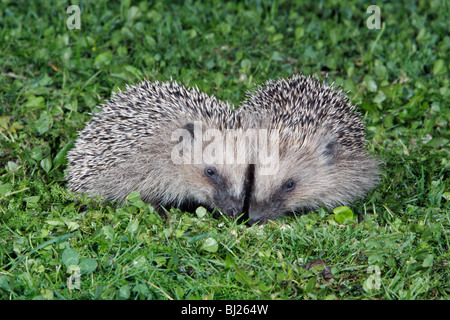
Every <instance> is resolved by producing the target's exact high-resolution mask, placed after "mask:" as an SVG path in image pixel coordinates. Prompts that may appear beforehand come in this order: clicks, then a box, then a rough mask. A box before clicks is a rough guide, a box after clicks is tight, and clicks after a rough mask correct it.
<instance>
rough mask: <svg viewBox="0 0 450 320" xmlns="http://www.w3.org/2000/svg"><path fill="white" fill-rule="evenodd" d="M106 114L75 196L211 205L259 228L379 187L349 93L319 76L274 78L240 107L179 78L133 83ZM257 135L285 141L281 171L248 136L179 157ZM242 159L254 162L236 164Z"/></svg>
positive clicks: (72, 165) (95, 123)
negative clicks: (233, 135)
mask: <svg viewBox="0 0 450 320" xmlns="http://www.w3.org/2000/svg"><path fill="white" fill-rule="evenodd" d="M101 109H102V111H101V112H100V113H97V114H94V115H93V116H92V119H91V121H90V123H89V124H88V125H87V126H86V127H85V128H84V129H83V130H82V131H80V132H79V133H78V135H79V137H78V139H77V140H76V142H75V147H74V148H73V149H72V150H70V151H69V152H68V159H69V164H68V169H67V173H66V180H67V182H68V186H69V188H70V189H71V190H72V191H73V192H76V193H84V194H87V195H89V196H97V195H99V196H102V197H103V198H104V199H106V200H113V201H117V202H124V201H125V199H126V197H127V195H128V194H129V193H130V192H132V191H134V190H136V191H139V193H140V195H141V199H142V200H143V201H145V202H148V203H151V204H152V205H153V206H156V207H162V208H168V207H177V208H183V207H186V205H188V206H190V207H193V206H194V207H195V206H198V205H203V206H205V207H207V208H209V209H217V210H219V212H221V213H223V214H226V215H227V216H229V217H231V218H236V217H238V216H241V217H242V216H244V217H245V218H246V219H247V221H248V223H249V224H254V223H264V222H266V221H267V220H269V219H275V218H277V217H278V216H280V215H283V214H285V213H288V212H304V211H306V210H315V209H317V208H319V207H326V208H328V209H332V208H334V207H336V206H339V205H347V204H349V203H351V202H352V201H353V200H355V199H357V198H360V197H362V196H363V195H365V194H366V193H367V192H368V191H369V190H370V189H372V188H373V186H374V185H375V183H376V182H377V176H378V163H377V161H376V160H375V159H374V158H372V157H371V156H370V155H369V154H368V152H367V151H366V150H365V142H366V141H365V133H364V131H365V127H364V123H363V121H362V117H361V115H360V114H359V113H358V112H356V111H355V106H354V105H352V104H351V103H350V102H349V101H348V98H347V96H346V95H345V94H344V93H343V92H342V89H340V90H338V89H336V88H334V86H333V85H327V84H325V83H323V82H320V81H318V80H316V79H314V78H312V77H306V76H304V75H294V76H292V77H290V78H287V79H278V80H275V81H268V82H266V83H265V84H264V85H263V86H259V87H258V88H257V89H256V90H255V91H254V92H253V93H250V92H248V93H247V97H246V99H245V101H244V102H243V104H242V105H241V107H240V108H238V109H237V110H233V109H232V108H231V106H230V105H229V104H228V103H225V102H222V101H220V100H218V99H217V98H215V97H214V96H208V95H206V94H205V93H203V92H200V91H199V90H198V89H191V88H186V87H183V86H181V85H179V84H177V83H176V82H174V81H170V82H165V83H160V82H150V81H144V82H142V83H140V84H137V85H136V86H127V88H126V91H120V92H118V93H116V94H114V95H113V96H112V98H111V99H110V100H109V101H107V102H106V103H105V104H103V105H102V106H101ZM255 129H256V130H258V131H259V132H265V133H266V135H267V137H266V138H267V139H270V138H276V141H277V142H278V144H277V145H276V148H271V149H270V150H269V151H267V150H266V151H267V152H269V153H272V154H271V155H274V154H275V153H276V156H275V157H272V159H275V160H274V161H276V162H277V163H276V166H275V168H276V169H275V170H272V171H269V172H265V171H267V170H265V169H267V163H263V161H260V160H259V159H260V158H259V157H257V156H256V154H257V153H258V151H259V148H260V147H261V143H260V144H258V143H244V142H248V139H241V142H240V143H235V144H234V146H233V148H231V149H223V150H222V151H224V152H218V150H216V153H220V154H221V155H222V157H216V158H215V157H214V156H212V157H199V158H197V161H194V160H193V158H192V157H189V152H184V154H183V156H182V157H181V158H182V159H184V160H186V161H181V160H180V159H181V158H180V157H178V156H179V154H180V153H183V151H186V150H188V151H191V154H190V155H192V152H193V151H197V153H199V152H200V153H202V154H204V153H205V151H206V149H207V148H210V147H211V143H209V144H208V139H204V138H205V137H204V134H203V133H205V132H208V130H209V131H210V132H213V133H214V134H215V136H216V139H217V135H219V138H221V139H220V141H222V142H223V141H225V140H226V138H228V137H229V133H230V132H237V135H238V137H239V136H241V135H245V132H247V131H250V130H255ZM177 132H178V133H180V134H179V135H178V138H177V134H176V133H177ZM220 135H222V136H221V137H220ZM202 138H203V139H202ZM267 139H266V140H267ZM242 141H244V142H242ZM274 141H275V140H274ZM258 142H260V141H258ZM180 151H181V152H180ZM186 155H188V156H187V157H186ZM239 155H244V157H243V158H244V159H246V161H240V162H239V161H233V159H234V160H235V159H236V158H237V156H239ZM195 156H196V155H195V154H194V158H195ZM177 157H178V158H177ZM183 157H184V158H183ZM175 158H177V159H178V160H177V161H175ZM199 159H200V160H199ZM269 159H271V158H270V157H269Z"/></svg>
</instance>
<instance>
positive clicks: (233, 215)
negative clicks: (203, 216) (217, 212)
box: [227, 207, 238, 219]
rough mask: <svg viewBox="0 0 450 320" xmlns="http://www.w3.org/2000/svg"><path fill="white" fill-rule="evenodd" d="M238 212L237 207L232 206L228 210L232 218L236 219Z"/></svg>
mask: <svg viewBox="0 0 450 320" xmlns="http://www.w3.org/2000/svg"><path fill="white" fill-rule="evenodd" d="M237 213H238V211H237V209H236V207H231V208H229V209H228V210H227V215H228V216H229V217H230V218H232V219H235V218H236V217H237Z"/></svg>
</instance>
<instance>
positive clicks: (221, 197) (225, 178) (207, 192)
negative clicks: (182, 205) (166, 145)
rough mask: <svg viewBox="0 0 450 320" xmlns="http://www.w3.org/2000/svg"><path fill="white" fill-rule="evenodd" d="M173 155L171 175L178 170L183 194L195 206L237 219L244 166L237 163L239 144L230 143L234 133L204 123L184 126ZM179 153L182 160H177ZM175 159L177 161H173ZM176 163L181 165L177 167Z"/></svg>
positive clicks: (242, 189)
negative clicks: (205, 206)
mask: <svg viewBox="0 0 450 320" xmlns="http://www.w3.org/2000/svg"><path fill="white" fill-rule="evenodd" d="M181 133H182V135H181V138H179V139H176V138H175V139H173V140H175V141H176V142H178V143H177V145H176V146H175V148H174V149H173V150H174V151H175V156H174V155H172V157H171V160H172V161H173V162H175V163H173V168H172V170H173V172H176V171H177V170H179V173H180V174H179V175H178V176H179V177H180V178H181V179H183V180H184V181H183V185H186V186H187V187H186V189H185V191H184V194H185V195H190V197H189V198H192V199H193V200H194V201H196V202H197V203H199V204H207V206H208V207H209V208H210V209H218V210H219V211H220V212H221V213H222V214H225V215H227V216H228V217H230V218H237V217H238V216H239V215H241V214H242V212H243V201H244V190H245V188H244V184H245V178H246V170H247V167H248V165H247V164H246V162H245V161H239V160H238V158H239V157H238V154H237V153H238V152H240V151H239V150H246V149H245V148H244V147H243V146H241V145H236V144H233V143H230V141H228V143H227V139H233V137H234V136H236V133H235V132H228V131H227V130H217V129H215V128H211V127H210V126H208V125H205V124H204V123H200V122H195V123H191V122H189V123H187V124H186V125H184V126H183V128H182V130H181ZM180 150H181V153H182V154H183V156H182V157H180V158H177V157H178V151H180ZM177 159H178V160H177ZM177 162H184V164H182V165H181V167H180V165H177V164H176V163H177ZM177 187H178V188H180V186H177Z"/></svg>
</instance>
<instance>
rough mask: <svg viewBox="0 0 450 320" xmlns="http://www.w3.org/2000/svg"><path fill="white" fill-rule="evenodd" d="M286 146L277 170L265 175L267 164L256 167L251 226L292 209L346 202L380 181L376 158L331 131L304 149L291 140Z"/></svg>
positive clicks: (322, 133)
mask: <svg viewBox="0 0 450 320" xmlns="http://www.w3.org/2000/svg"><path fill="white" fill-rule="evenodd" d="M284 143H286V141H285V142H284ZM280 148H281V150H280V151H281V153H280V158H279V166H278V171H277V172H275V173H274V174H269V175H264V174H261V172H263V170H262V167H261V165H259V164H256V165H255V172H254V185H253V190H252V197H251V199H250V204H249V208H248V214H249V218H250V221H249V224H254V223H264V222H266V221H267V220H269V219H275V218H277V217H278V216H280V215H283V214H286V213H289V212H291V213H292V212H300V213H301V212H305V211H308V210H314V209H317V208H319V207H321V206H323V207H326V208H328V209H332V208H334V207H336V206H339V205H345V204H348V203H350V202H351V201H353V200H354V199H355V198H358V197H360V196H362V195H363V194H364V193H365V192H367V191H368V190H369V189H370V188H371V187H372V186H373V184H374V182H375V175H376V171H377V164H376V162H375V161H374V160H373V159H371V158H369V157H366V156H365V155H364V154H360V153H354V152H351V151H348V150H346V149H345V147H344V146H342V145H340V143H339V142H338V140H337V138H336V137H335V136H333V135H332V134H329V133H327V132H326V131H325V130H324V131H322V132H317V135H315V137H314V138H313V139H311V140H310V141H309V142H308V144H307V145H303V146H302V147H301V148H298V146H295V145H293V144H291V143H287V144H285V145H282V146H280Z"/></svg>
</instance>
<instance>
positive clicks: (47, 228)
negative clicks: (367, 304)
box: [0, 0, 450, 300]
mask: <svg viewBox="0 0 450 320" xmlns="http://www.w3.org/2000/svg"><path fill="white" fill-rule="evenodd" d="M71 4H73V5H78V6H79V7H78V8H79V9H80V10H81V13H80V15H79V18H80V19H79V22H80V25H79V27H80V28H77V25H76V22H77V20H76V16H73V15H74V14H75V15H76V12H77V11H76V10H75V11H72V10H69V12H67V7H68V4H67V2H65V1H12V0H1V1H0V145H1V149H0V299H2V300H9V299H11V300H22V299H27V300H31V299H209V300H217V299H232V300H234V299H294V300H295V299H308V300H310V299H320V300H323V299H387V300H389V299H394V300H397V299H427V300H428V299H449V297H450V268H449V259H450V252H449V242H450V239H449V238H450V205H449V203H450V178H449V158H450V155H449V139H450V135H449V121H450V111H449V105H450V89H449V66H448V63H449V61H450V59H449V52H450V36H449V33H448V28H449V27H448V26H449V21H450V18H449V12H450V10H449V7H448V6H449V5H448V2H447V1H438V0H437V1H416V2H414V1H404V2H402V1H395V2H394V1H393V2H392V3H387V2H386V1H377V2H376V3H375V4H376V5H377V6H378V8H379V10H380V17H379V18H380V20H379V22H380V24H379V28H369V27H371V26H372V25H374V24H373V23H374V21H375V22H376V16H374V14H376V12H375V13H374V12H372V11H369V13H367V8H368V7H369V5H370V4H372V3H369V2H367V1H348V2H347V3H346V4H345V5H343V4H341V2H339V1H321V0H317V1H305V2H302V1H298V3H296V4H294V3H291V2H289V1H274V2H272V1H264V0H261V1H255V2H253V1H245V2H232V1H226V2H225V1H212V2H208V3H200V2H194V1H186V2H185V3H182V2H181V1H173V2H171V3H169V2H168V1H158V0H156V1H152V2H151V3H150V2H149V3H147V2H146V1H140V2H139V1H122V2H120V1H72V2H71ZM374 19H375V20H374ZM74 26H75V28H72V27H74ZM297 72H303V73H304V74H314V75H316V76H317V77H319V78H320V79H327V80H326V81H328V82H335V83H336V84H337V85H342V86H343V88H344V89H345V91H349V92H348V95H349V98H350V100H351V101H352V102H353V103H355V104H357V105H358V110H359V111H361V112H362V113H363V114H364V118H365V121H366V125H367V138H368V146H367V148H368V149H369V150H370V152H371V153H372V154H373V155H374V156H375V157H376V158H378V159H379V160H380V161H382V163H383V165H382V175H381V181H380V183H379V184H378V186H377V188H376V189H375V190H373V191H372V192H371V193H369V194H368V195H367V197H366V198H364V199H361V200H359V201H357V202H355V203H353V204H352V205H351V206H350V210H351V212H347V213H348V215H349V217H350V219H343V218H342V213H341V212H338V211H336V212H333V211H327V210H324V209H320V210H318V211H315V212H311V213H309V214H306V215H301V216H286V217H282V218H280V219H277V220H275V221H272V222H270V223H267V224H265V225H263V226H258V225H254V226H252V227H248V226H246V225H242V224H239V223H237V222H236V221H232V220H228V219H226V218H225V217H222V218H219V219H216V218H214V217H213V214H212V213H210V212H206V210H204V209H202V208H199V209H197V210H196V211H195V212H181V211H179V210H171V211H170V213H169V215H168V218H167V219H166V220H163V219H161V218H160V217H159V216H158V214H157V213H156V212H155V211H154V210H153V208H152V207H151V205H150V204H145V203H143V202H142V201H140V199H139V195H138V194H136V193H132V194H131V195H130V196H129V198H128V202H127V205H126V206H124V207H114V206H101V205H98V204H95V203H93V202H92V201H90V200H89V199H82V200H81V201H74V200H73V198H72V197H71V196H70V193H69V191H68V190H67V188H66V184H65V182H64V170H65V167H66V163H67V161H66V159H65V154H66V152H67V151H68V150H69V149H70V148H71V147H72V146H73V141H74V140H75V139H76V133H77V131H78V130H80V129H82V128H83V127H84V125H85V123H86V122H87V121H88V120H89V119H90V116H91V114H92V113H93V112H96V111H98V108H97V107H96V106H98V105H100V104H101V103H102V102H103V101H105V99H108V98H109V97H110V96H111V93H112V92H113V91H117V90H119V88H120V89H124V88H125V85H126V84H133V83H137V82H139V81H141V80H142V79H150V80H160V81H166V80H169V79H170V78H172V79H175V80H176V81H177V82H178V83H181V84H183V85H186V86H198V88H199V89H200V90H203V91H205V92H207V93H208V94H214V95H215V96H217V97H218V98H220V99H222V100H228V101H230V103H232V104H233V105H235V106H236V107H237V106H239V103H240V101H241V100H242V99H243V98H244V97H245V94H246V92H247V90H252V88H254V87H255V84H260V83H263V82H265V81H266V80H268V79H274V78H279V77H287V76H290V75H292V74H294V73H297Z"/></svg>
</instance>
